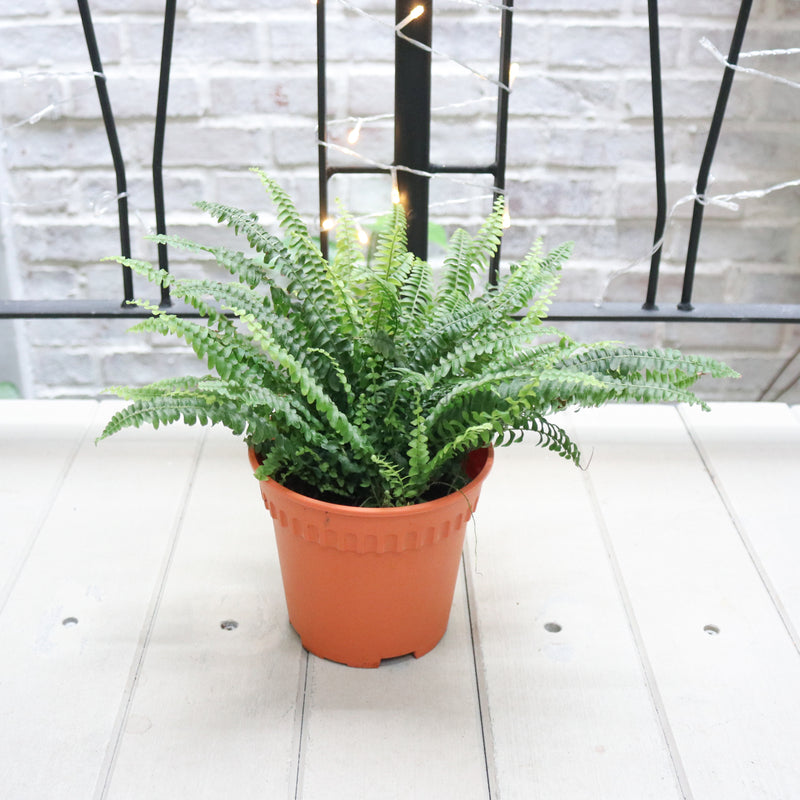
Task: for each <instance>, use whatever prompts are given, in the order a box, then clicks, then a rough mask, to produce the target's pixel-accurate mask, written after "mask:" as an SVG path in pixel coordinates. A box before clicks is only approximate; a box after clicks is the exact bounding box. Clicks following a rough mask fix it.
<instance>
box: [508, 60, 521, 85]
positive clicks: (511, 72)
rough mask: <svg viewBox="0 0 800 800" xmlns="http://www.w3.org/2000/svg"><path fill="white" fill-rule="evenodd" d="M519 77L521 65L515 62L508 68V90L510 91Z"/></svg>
mask: <svg viewBox="0 0 800 800" xmlns="http://www.w3.org/2000/svg"><path fill="white" fill-rule="evenodd" d="M517 75H519V64H518V63H517V62H516V61H515V62H514V63H513V64H511V66H510V67H509V68H508V88H509V89H510V88H511V87H512V86H513V85H514V81H515V80H516V79H517Z"/></svg>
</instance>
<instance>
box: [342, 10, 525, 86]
mask: <svg viewBox="0 0 800 800" xmlns="http://www.w3.org/2000/svg"><path fill="white" fill-rule="evenodd" d="M339 5H341V6H344V8H346V9H348V10H349V11H352V12H354V13H356V14H360V15H361V16H362V17H366V18H367V19H370V20H372V21H373V22H375V23H377V24H379V25H384V26H386V23H385V22H384V21H383V20H381V19H378V17H376V16H374V15H372V14H370V13H368V12H366V11H364V10H363V9H362V8H359V7H358V6H354V5H353V4H352V3H350V2H348V0H339ZM416 8H419V6H416ZM412 13H413V12H412ZM409 16H410V15H409ZM409 21H410V20H409ZM407 24H408V22H406V20H401V21H400V22H399V23H397V25H389V26H388V27H391V28H392V29H393V30H394V32H395V34H396V35H397V36H398V37H399V38H400V39H402V40H403V41H405V42H408V43H409V44H411V45H413V46H414V47H418V48H419V49H420V50H424V51H425V52H426V53H431V54H432V55H435V56H439V57H440V58H443V59H445V60H446V61H449V62H451V63H452V64H457V65H458V66H459V67H461V68H462V69H465V70H467V71H468V72H471V73H472V74H473V75H475V76H476V77H478V78H480V79H481V80H483V81H488V82H489V83H493V84H494V85H495V86H498V87H499V88H501V89H505V90H506V91H509V87H508V86H507V85H506V84H505V83H503V82H502V81H498V80H496V79H495V78H492V77H491V76H490V75H486V74H485V73H483V72H478V70H476V69H473V68H472V67H471V66H470V65H469V64H465V63H464V62H463V61H459V60H458V59H457V58H453V57H452V56H450V55H448V54H447V53H442V52H440V51H439V50H434V48H432V47H430V46H429V45H427V44H423V43H422V42H419V41H417V40H416V39H412V38H411V37H410V36H406V34H405V33H403V30H402V28H403V27H404V26H405V25H407Z"/></svg>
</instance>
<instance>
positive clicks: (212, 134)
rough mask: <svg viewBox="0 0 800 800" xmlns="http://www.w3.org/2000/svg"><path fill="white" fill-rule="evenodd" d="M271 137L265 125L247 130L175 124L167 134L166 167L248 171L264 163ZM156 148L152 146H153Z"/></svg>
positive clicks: (237, 127)
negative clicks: (223, 168) (212, 167)
mask: <svg viewBox="0 0 800 800" xmlns="http://www.w3.org/2000/svg"><path fill="white" fill-rule="evenodd" d="M267 142H268V134H267V133H266V132H265V131H264V130H263V128H262V127H261V126H257V127H250V128H244V127H239V126H236V125H234V124H225V125H220V126H216V125H214V126H211V125H197V124H194V123H175V124H173V125H171V126H170V127H169V129H168V131H167V135H166V142H165V145H164V164H165V167H167V168H172V167H194V166H198V167H199V166H204V167H210V166H218V167H226V168H232V167H238V168H240V169H246V168H248V167H250V166H252V165H254V164H259V163H261V162H262V161H263V160H264V154H265V153H266V152H268V147H267ZM151 146H152V145H151Z"/></svg>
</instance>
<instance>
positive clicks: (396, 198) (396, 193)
mask: <svg viewBox="0 0 800 800" xmlns="http://www.w3.org/2000/svg"><path fill="white" fill-rule="evenodd" d="M399 202H400V187H399V186H398V185H397V170H396V169H395V168H394V167H392V205H395V206H396V205H397V204H398V203H399Z"/></svg>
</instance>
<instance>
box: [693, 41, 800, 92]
mask: <svg viewBox="0 0 800 800" xmlns="http://www.w3.org/2000/svg"><path fill="white" fill-rule="evenodd" d="M700 45H701V47H705V49H706V50H708V52H709V53H711V55H712V56H714V58H716V59H717V61H719V62H720V64H722V65H723V66H724V67H725V68H726V69H732V70H736V71H737V72H745V73H747V74H748V75H758V76H759V77H760V78H768V79H769V80H771V81H775V82H776V83H782V84H784V85H785V86H791V87H792V88H793V89H800V83H797V82H796V81H790V80H789V79H788V78H781V77H780V76H779V75H773V74H771V73H769V72H763V71H762V70H760V69H753V68H752V67H743V66H741V65H740V64H731V63H730V61H728V59H727V58H726V57H725V56H724V55H723V54H722V53H721V52H720V51H719V50H717V48H716V47H714V45H713V44H711V42H710V41H709V40H708V39H706V37H705V36H704V37H703V38H702V39H700ZM796 51H797V52H800V48H791V49H789V50H772V51H770V50H761V51H754V52H752V53H742V54H741V55H740V56H739V58H752V57H754V56H764V55H790V54H794V53H795V52H796Z"/></svg>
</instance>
